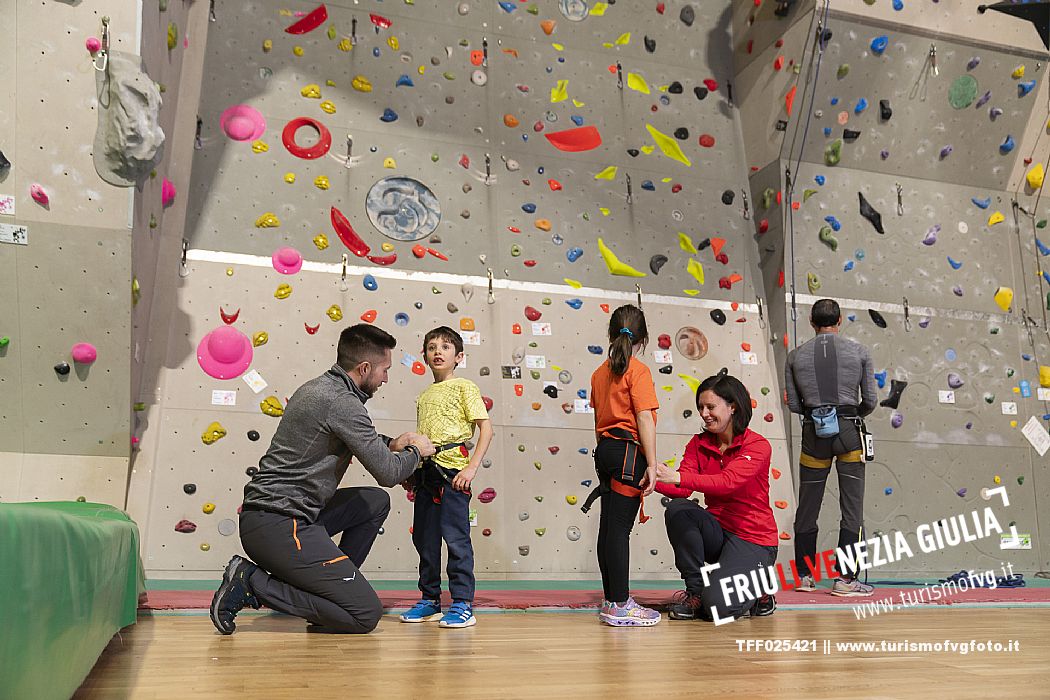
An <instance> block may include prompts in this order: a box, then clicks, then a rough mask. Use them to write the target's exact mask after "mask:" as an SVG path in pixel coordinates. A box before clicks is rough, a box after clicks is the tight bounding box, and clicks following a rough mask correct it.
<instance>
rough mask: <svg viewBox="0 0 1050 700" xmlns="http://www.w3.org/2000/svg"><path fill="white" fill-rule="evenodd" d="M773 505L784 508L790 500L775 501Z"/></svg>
mask: <svg viewBox="0 0 1050 700" xmlns="http://www.w3.org/2000/svg"><path fill="white" fill-rule="evenodd" d="M773 505H775V506H776V507H777V508H779V509H780V510H784V509H785V508H787V507H788V502H787V501H773Z"/></svg>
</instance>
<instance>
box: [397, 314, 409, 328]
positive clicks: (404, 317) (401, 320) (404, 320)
mask: <svg viewBox="0 0 1050 700" xmlns="http://www.w3.org/2000/svg"><path fill="white" fill-rule="evenodd" d="M394 323H396V324H397V325H399V326H407V325H408V314H406V313H405V312H404V311H401V312H399V313H396V314H394Z"/></svg>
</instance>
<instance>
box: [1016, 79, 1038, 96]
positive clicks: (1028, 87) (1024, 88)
mask: <svg viewBox="0 0 1050 700" xmlns="http://www.w3.org/2000/svg"><path fill="white" fill-rule="evenodd" d="M1034 89H1035V81H1034V80H1025V81H1023V82H1020V83H1017V96H1018V97H1024V96H1025V95H1027V94H1028V93H1030V92H1031V91H1032V90H1034Z"/></svg>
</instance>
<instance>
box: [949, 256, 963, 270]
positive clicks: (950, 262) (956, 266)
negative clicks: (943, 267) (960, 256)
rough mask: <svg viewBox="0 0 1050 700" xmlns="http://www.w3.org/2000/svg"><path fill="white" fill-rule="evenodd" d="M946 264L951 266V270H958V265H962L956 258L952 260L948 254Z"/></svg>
mask: <svg viewBox="0 0 1050 700" xmlns="http://www.w3.org/2000/svg"><path fill="white" fill-rule="evenodd" d="M948 264H949V265H951V266H952V269H953V270H958V269H959V268H960V267H962V266H963V264H962V263H961V262H959V261H958V260H952V256H950V255H949V256H948Z"/></svg>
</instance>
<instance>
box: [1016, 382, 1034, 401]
mask: <svg viewBox="0 0 1050 700" xmlns="http://www.w3.org/2000/svg"><path fill="white" fill-rule="evenodd" d="M1017 388H1018V389H1020V390H1021V398H1023V399H1028V398H1031V396H1032V385H1031V384H1029V383H1028V380H1027V379H1022V380H1021V382H1020V384H1018V385H1017Z"/></svg>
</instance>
